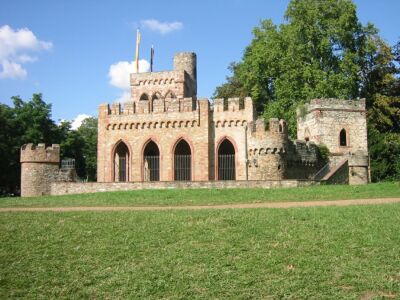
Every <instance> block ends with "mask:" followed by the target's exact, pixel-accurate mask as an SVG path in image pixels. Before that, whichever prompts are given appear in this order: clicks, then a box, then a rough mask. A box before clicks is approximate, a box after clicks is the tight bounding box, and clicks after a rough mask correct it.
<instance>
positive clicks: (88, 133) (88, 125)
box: [77, 117, 97, 181]
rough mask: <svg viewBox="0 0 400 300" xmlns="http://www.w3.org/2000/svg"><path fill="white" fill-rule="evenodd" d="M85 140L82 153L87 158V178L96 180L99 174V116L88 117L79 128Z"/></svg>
mask: <svg viewBox="0 0 400 300" xmlns="http://www.w3.org/2000/svg"><path fill="white" fill-rule="evenodd" d="M77 131H78V133H79V135H80V136H81V137H82V140H83V142H84V144H83V148H82V155H83V158H84V160H85V178H86V179H87V180H89V181H96V178H97V176H96V174H97V118H93V117H91V118H87V119H85V120H84V121H83V122H82V125H81V126H80V127H79V128H78V130H77Z"/></svg>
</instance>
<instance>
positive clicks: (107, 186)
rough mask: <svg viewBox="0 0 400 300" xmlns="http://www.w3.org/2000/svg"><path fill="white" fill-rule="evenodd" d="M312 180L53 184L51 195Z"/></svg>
mask: <svg viewBox="0 0 400 300" xmlns="http://www.w3.org/2000/svg"><path fill="white" fill-rule="evenodd" d="M318 184H319V182H317V181H312V180H252V181H196V182H188V181H174V182H168V181H158V182H85V183H82V182H54V183H52V184H51V195H66V194H84V193H98V192H112V191H132V190H143V189H175V188H176V189H191V188H195V189H197V188H205V189H222V188H263V189H269V188H294V187H302V186H311V185H318Z"/></svg>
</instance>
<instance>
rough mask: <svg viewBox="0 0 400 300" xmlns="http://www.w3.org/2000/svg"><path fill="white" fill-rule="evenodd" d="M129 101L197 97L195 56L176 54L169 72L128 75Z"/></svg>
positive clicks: (185, 53)
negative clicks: (129, 85) (129, 86)
mask: <svg viewBox="0 0 400 300" xmlns="http://www.w3.org/2000/svg"><path fill="white" fill-rule="evenodd" d="M130 84H131V99H130V100H131V101H133V102H139V101H143V100H148V101H152V100H159V99H168V98H187V97H193V98H196V96H197V67H196V54H195V53H191V52H183V53H177V54H176V55H175V57H174V69H173V70H171V71H161V72H145V73H132V74H130Z"/></svg>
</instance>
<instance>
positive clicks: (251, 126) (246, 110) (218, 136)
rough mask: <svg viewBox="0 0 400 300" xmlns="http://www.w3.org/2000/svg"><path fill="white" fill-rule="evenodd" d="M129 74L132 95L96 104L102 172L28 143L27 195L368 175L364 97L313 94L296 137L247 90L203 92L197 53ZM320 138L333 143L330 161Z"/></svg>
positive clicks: (358, 179)
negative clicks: (71, 164) (233, 94)
mask: <svg viewBox="0 0 400 300" xmlns="http://www.w3.org/2000/svg"><path fill="white" fill-rule="evenodd" d="M130 84H131V99H130V101H129V102H126V103H124V104H121V103H114V104H112V105H109V104H101V105H100V107H99V116H98V118H99V119H98V120H99V122H98V149H97V150H98V151H97V181H98V182H97V183H76V182H73V181H74V179H73V178H72V177H73V176H72V175H71V174H70V173H69V177H68V176H65V174H64V173H65V172H64V173H63V171H62V169H59V168H58V163H59V160H60V159H59V148H58V147H57V146H56V145H53V147H51V148H47V149H45V148H44V146H43V145H42V146H38V147H37V148H35V147H34V146H33V145H31V144H28V145H24V146H23V147H22V149H21V163H22V176H21V180H22V184H21V191H22V195H23V196H33V195H42V194H65V193H80V192H94V191H104V190H118V189H119V190H120V189H138V188H168V187H244V186H248V187H252V186H257V187H273V186H300V185H307V184H315V183H318V182H320V181H324V182H328V183H350V184H362V183H367V182H368V180H369V176H368V169H369V164H368V148H367V127H366V111H365V100H353V101H347V100H337V99H315V100H311V102H310V104H307V105H305V106H304V107H302V108H301V109H299V110H298V112H297V115H298V118H297V127H298V133H297V138H298V139H297V140H291V139H290V138H289V137H288V131H287V123H286V122H285V120H278V119H270V120H269V121H268V124H267V125H268V126H267V128H268V129H266V126H265V125H266V124H265V122H264V120H263V119H259V118H258V117H257V115H256V112H255V108H254V105H253V102H252V99H251V98H245V99H239V98H230V99H214V101H213V102H210V101H209V100H208V99H204V98H198V97H197V62H196V54H194V53H178V54H176V55H175V57H174V69H173V70H172V71H162V72H148V73H133V74H131V75H130ZM317 145H325V146H326V147H327V148H328V149H329V152H330V156H329V163H326V162H324V161H323V160H322V158H321V155H320V151H319V148H318V146H317ZM35 153H36V154H35Z"/></svg>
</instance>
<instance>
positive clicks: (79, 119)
mask: <svg viewBox="0 0 400 300" xmlns="http://www.w3.org/2000/svg"><path fill="white" fill-rule="evenodd" d="M90 117H91V116H89V115H85V114H80V115H77V116H76V118H75V119H74V120H73V121H72V122H71V129H73V130H76V129H78V128H79V127H80V126H81V125H82V122H83V121H84V120H85V119H87V118H90Z"/></svg>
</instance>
